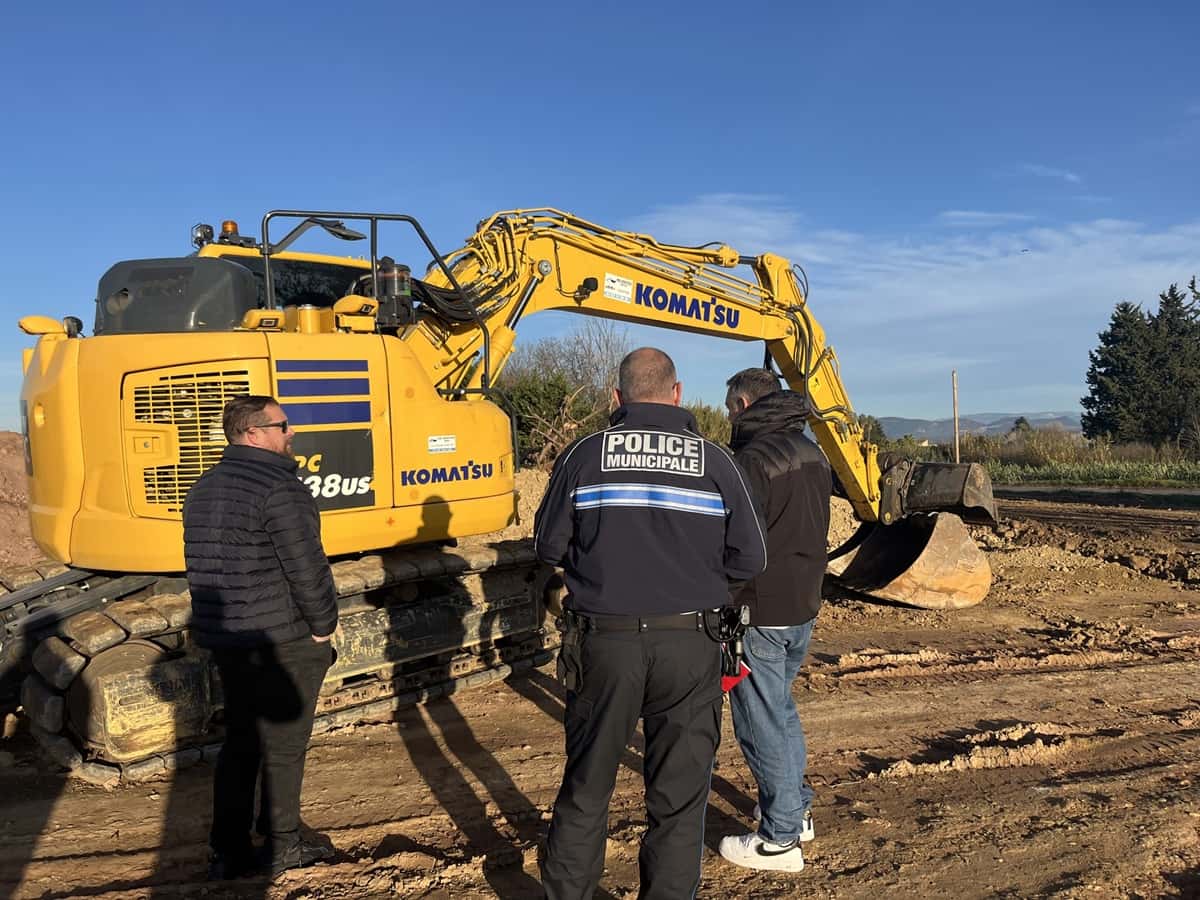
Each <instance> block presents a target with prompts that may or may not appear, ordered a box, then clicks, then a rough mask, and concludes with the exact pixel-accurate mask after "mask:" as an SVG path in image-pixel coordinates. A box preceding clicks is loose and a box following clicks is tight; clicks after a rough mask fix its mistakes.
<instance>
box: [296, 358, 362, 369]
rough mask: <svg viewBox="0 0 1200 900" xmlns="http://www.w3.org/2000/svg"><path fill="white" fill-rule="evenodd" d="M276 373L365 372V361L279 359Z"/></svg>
mask: <svg viewBox="0 0 1200 900" xmlns="http://www.w3.org/2000/svg"><path fill="white" fill-rule="evenodd" d="M275 371H276V372H365V371H367V361H366V360H365V359H277V360H275Z"/></svg>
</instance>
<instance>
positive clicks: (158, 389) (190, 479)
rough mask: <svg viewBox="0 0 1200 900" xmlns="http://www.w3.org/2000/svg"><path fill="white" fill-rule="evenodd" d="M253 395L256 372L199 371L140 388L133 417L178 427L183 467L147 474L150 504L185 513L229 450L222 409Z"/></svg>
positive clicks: (158, 468)
mask: <svg viewBox="0 0 1200 900" xmlns="http://www.w3.org/2000/svg"><path fill="white" fill-rule="evenodd" d="M249 393H250V373H249V372H247V371H245V370H241V371H234V372H195V373H189V374H186V375H164V376H162V377H161V378H160V379H159V380H158V383H157V384H152V385H147V386H145V387H137V388H134V391H133V417H134V419H135V420H137V421H138V422H145V423H147V424H153V425H174V426H175V428H176V432H177V440H178V444H179V463H178V465H173V466H154V467H151V468H147V469H143V470H142V482H143V485H144V487H145V490H146V502H147V503H154V504H159V505H163V506H167V507H168V508H169V511H170V512H180V511H182V509H183V498H184V497H186V496H187V492H188V489H189V488H190V487H191V486H192V485H193V484H195V482H196V479H197V478H199V477H200V475H201V474H202V473H203V472H205V471H206V470H207V469H209V468H210V467H211V466H213V465H215V464H216V462H217V461H218V460H219V459H220V458H221V451H222V450H224V449H225V434H224V432H223V431H222V430H221V411H222V410H223V409H224V408H225V404H226V402H228V401H229V400H231V399H233V398H234V397H239V396H243V395H246V394H249Z"/></svg>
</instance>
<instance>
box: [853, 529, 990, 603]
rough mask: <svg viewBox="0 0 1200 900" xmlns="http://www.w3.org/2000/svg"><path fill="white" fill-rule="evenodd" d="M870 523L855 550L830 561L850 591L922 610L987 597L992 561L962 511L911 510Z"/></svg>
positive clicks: (976, 601) (971, 601)
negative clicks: (884, 521) (919, 512)
mask: <svg viewBox="0 0 1200 900" xmlns="http://www.w3.org/2000/svg"><path fill="white" fill-rule="evenodd" d="M870 527H871V532H870V534H869V536H868V537H867V539H866V540H865V541H863V542H862V544H861V545H859V547H858V548H857V549H855V550H853V551H852V552H850V553H847V554H846V555H844V556H840V557H837V558H836V559H831V560H830V561H829V572H831V573H832V574H833V575H835V576H837V580H838V581H839V582H841V583H842V584H843V585H845V586H846V587H848V588H850V589H851V590H855V591H859V592H861V593H864V594H870V595H871V596H873V597H881V598H883V599H885V600H895V601H896V602H897V603H904V604H907V605H908V606H918V607H921V608H922V609H961V608H963V607H966V606H974V605H975V604H976V603H978V602H979V601H981V600H982V599H983V598H984V597H986V596H987V592H988V588H990V587H991V584H992V569H991V566H989V565H988V561H987V557H986V556H984V555H983V551H981V550H980V549H979V547H977V546H976V545H975V542H974V541H973V540H972V539H971V535H970V534H969V533H968V532H967V528H966V526H965V525H963V522H962V519H960V518H959V517H958V516H956V515H954V514H952V513H934V514H932V515H924V514H922V515H912V516H909V517H907V518H905V519H901V520H900V521H899V522H897V523H896V524H894V525H875V526H870Z"/></svg>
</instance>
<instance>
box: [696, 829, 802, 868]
mask: <svg viewBox="0 0 1200 900" xmlns="http://www.w3.org/2000/svg"><path fill="white" fill-rule="evenodd" d="M717 850H718V851H719V852H720V854H721V855H722V856H723V857H725V858H726V859H727V860H729V861H730V862H731V863H733V864H735V865H738V866H745V867H746V868H747V869H765V870H767V871H770V872H799V871H800V870H801V869H803V868H804V852H803V851H802V850H801V849H800V845H799V844H798V843H796V842H795V841H792V842H791V843H788V844H773V843H771V842H770V841H766V840H763V839H762V838H761V837H759V836H758V835H757V834H754V833H751V834H736V835H735V834H731V835H729V836H728V837H723V838H721V843H720V845H719V846H718V847H717Z"/></svg>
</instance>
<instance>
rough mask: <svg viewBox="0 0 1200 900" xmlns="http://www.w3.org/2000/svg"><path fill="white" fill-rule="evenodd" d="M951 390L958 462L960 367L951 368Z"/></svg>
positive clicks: (956, 459) (955, 454)
mask: <svg viewBox="0 0 1200 900" xmlns="http://www.w3.org/2000/svg"><path fill="white" fill-rule="evenodd" d="M950 390H951V392H952V393H953V395H954V461H955V462H958V461H959V459H958V369H951V370H950Z"/></svg>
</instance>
